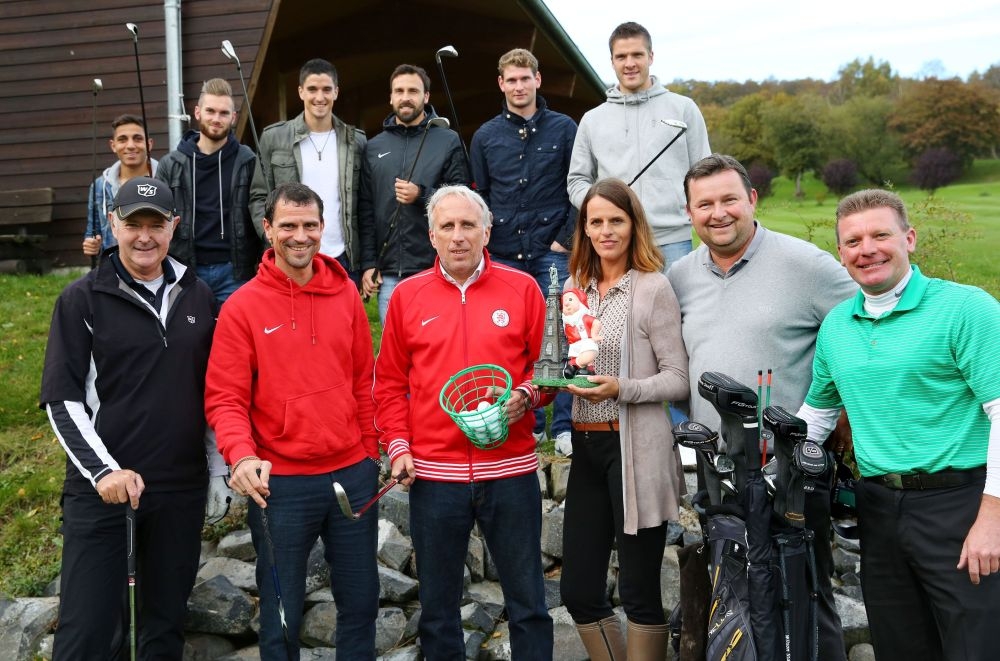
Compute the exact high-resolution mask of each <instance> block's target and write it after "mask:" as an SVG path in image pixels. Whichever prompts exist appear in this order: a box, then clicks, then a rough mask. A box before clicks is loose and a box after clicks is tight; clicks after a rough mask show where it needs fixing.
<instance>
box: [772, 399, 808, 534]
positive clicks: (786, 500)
mask: <svg viewBox="0 0 1000 661" xmlns="http://www.w3.org/2000/svg"><path fill="white" fill-rule="evenodd" d="M763 420H764V426H765V427H766V428H767V429H769V430H770V431H771V432H773V433H774V457H775V460H776V461H777V471H776V472H775V479H774V482H775V489H774V511H775V512H776V513H777V514H778V515H779V516H782V517H784V518H785V520H787V521H788V522H790V523H792V524H793V525H796V526H798V527H801V525H802V524H803V522H804V521H805V518H804V513H803V509H804V507H805V502H804V498H805V492H804V491H803V489H802V488H799V487H803V486H804V484H803V482H802V479H801V475H802V473H801V471H793V463H794V460H793V455H794V453H795V450H796V448H797V447H798V446H799V445H800V444H801V443H802V442H803V441H805V440H806V432H807V431H808V425H807V424H806V421H805V420H803V419H802V418H799V417H796V416H794V415H792V414H791V413H789V412H788V411H787V410H785V409H784V408H783V407H781V406H768V407H765V408H764V415H763ZM807 463H808V462H807ZM796 473H798V477H800V479H798V481H797V482H796V484H792V482H793V481H795V478H796V477H797V475H796ZM796 490H797V491H798V493H794V491H796Z"/></svg>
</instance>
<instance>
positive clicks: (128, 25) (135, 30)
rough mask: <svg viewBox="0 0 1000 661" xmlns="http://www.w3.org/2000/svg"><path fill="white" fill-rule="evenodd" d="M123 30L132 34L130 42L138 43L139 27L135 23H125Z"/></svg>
mask: <svg viewBox="0 0 1000 661" xmlns="http://www.w3.org/2000/svg"><path fill="white" fill-rule="evenodd" d="M125 29H127V30H128V31H129V32H131V33H132V41H135V42H138V41H139V26H138V25H136V24H135V23H126V24H125Z"/></svg>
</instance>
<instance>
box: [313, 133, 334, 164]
mask: <svg viewBox="0 0 1000 661" xmlns="http://www.w3.org/2000/svg"><path fill="white" fill-rule="evenodd" d="M331 135H333V129H330V130H329V131H327V132H326V140H324V141H323V149H326V145H327V143H329V142H330V136H331ZM309 142H312V146H313V149H315V150H316V155H317V156H318V157H319V160H321V161H322V160H323V149H320V148H319V147H317V146H316V143H315V142H313V137H312V132H311V131H310V132H309Z"/></svg>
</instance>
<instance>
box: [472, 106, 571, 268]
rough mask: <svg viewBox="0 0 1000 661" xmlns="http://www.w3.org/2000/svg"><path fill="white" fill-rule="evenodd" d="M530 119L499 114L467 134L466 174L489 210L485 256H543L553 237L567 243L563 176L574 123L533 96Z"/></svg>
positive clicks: (519, 258)
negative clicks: (469, 137)
mask: <svg viewBox="0 0 1000 661" xmlns="http://www.w3.org/2000/svg"><path fill="white" fill-rule="evenodd" d="M537 103H538V110H537V111H536V112H535V114H534V116H533V117H531V118H530V119H525V118H523V117H521V116H520V115H518V114H516V113H513V112H510V111H509V110H508V109H507V104H506V102H504V103H503V108H502V110H501V112H500V114H499V115H497V116H496V117H494V118H493V119H491V120H490V121H488V122H486V123H485V124H483V125H482V126H480V127H479V130H478V131H476V134H475V135H474V136H473V137H472V152H471V154H470V159H471V161H472V175H473V179H474V180H475V182H476V187H477V190H478V191H479V193H480V194H481V195H482V196H483V198H484V199H485V200H486V203H487V204H488V205H489V207H490V211H492V212H493V230H492V232H491V234H490V254H492V255H493V256H494V257H501V258H503V259H508V260H516V261H526V260H529V259H532V258H533V257H537V256H540V255H544V254H545V253H546V252H548V250H549V246H550V245H551V244H552V242H553V241H558V242H559V243H560V245H562V246H563V247H564V248H566V249H569V248H571V247H572V246H573V229H574V226H575V224H576V211H575V209H574V208H573V206H572V205H571V204H570V202H569V196H568V194H567V193H566V175H567V173H568V172H569V159H570V156H571V155H572V153H573V140H574V139H575V138H576V123H575V122H574V121H573V120H572V119H570V118H569V117H567V116H566V115H563V114H562V113H558V112H555V111H553V110H549V109H548V107H547V106H546V104H545V99H543V98H542V97H538V99H537Z"/></svg>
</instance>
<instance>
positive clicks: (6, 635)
mask: <svg viewBox="0 0 1000 661" xmlns="http://www.w3.org/2000/svg"><path fill="white" fill-rule="evenodd" d="M58 616H59V599H57V598H56V597H32V598H25V599H7V598H0V659H5V660H9V661H30V660H31V659H33V658H34V654H35V650H36V649H37V648H38V646H39V645H40V644H41V642H42V638H43V637H44V636H45V634H47V633H48V632H49V630H50V629H52V627H53V626H54V625H55V623H56V619H57V618H58Z"/></svg>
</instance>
